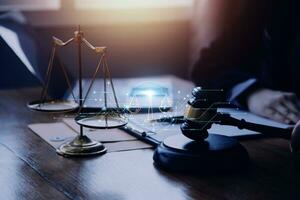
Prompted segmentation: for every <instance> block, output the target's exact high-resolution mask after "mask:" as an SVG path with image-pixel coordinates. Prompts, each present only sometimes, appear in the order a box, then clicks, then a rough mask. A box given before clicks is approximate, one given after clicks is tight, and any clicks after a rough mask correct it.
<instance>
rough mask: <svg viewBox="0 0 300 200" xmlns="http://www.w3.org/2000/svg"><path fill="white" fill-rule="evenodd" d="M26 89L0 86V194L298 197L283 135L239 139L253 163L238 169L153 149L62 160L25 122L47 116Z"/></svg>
mask: <svg viewBox="0 0 300 200" xmlns="http://www.w3.org/2000/svg"><path fill="white" fill-rule="evenodd" d="M38 94H39V92H38V90H36V89H31V90H9V91H7V90H6V91H0V96H1V98H0V120H1V128H0V199H5V200H8V199H56V200H57V199H105V200H109V199H114V200H127V199H128V200H129V199H130V200H147V199H150V200H153V199H171V200H177V199H180V200H181V199H299V198H300V156H298V155H292V154H291V153H290V152H289V143H288V141H287V140H284V139H278V138H264V139H256V140H248V141H243V142H242V143H243V144H244V146H245V147H246V148H247V149H248V151H249V154H250V157H251V160H252V165H251V167H250V169H249V170H248V171H246V170H245V172H244V173H239V174H224V175H222V176H221V175H215V176H196V175H184V174H176V173H170V172H165V171H163V170H160V169H158V168H157V167H155V166H154V165H153V160H152V154H153V150H149V149H148V150H135V151H127V152H118V153H107V154H105V155H103V156H99V157H94V158H81V159H80V158H76V159H75V158H73V159H70V158H69V159H67V158H63V157H61V156H58V155H57V154H56V153H55V151H54V149H53V148H52V147H51V146H49V145H48V144H47V143H46V142H44V141H43V140H42V139H41V138H39V137H38V136H37V135H35V134H34V133H32V132H31V131H30V130H29V129H28V128H27V124H29V123H37V122H49V120H50V121H54V119H53V115H48V114H42V113H38V112H32V111H30V110H29V109H27V107H26V102H28V101H30V100H32V99H35V98H38V97H39V95H38Z"/></svg>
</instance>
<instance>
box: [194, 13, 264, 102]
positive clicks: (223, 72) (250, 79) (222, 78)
mask: <svg viewBox="0 0 300 200" xmlns="http://www.w3.org/2000/svg"><path fill="white" fill-rule="evenodd" d="M241 13H242V14H240V15H234V16H232V15H230V17H229V18H228V20H222V23H226V26H224V28H222V29H221V30H219V32H218V34H216V35H217V37H216V38H215V39H214V40H213V41H211V42H210V43H209V45H205V47H203V48H200V52H199V56H198V59H196V61H195V62H194V64H193V66H192V68H191V71H190V75H191V79H192V80H193V82H194V83H195V84H196V85H197V86H201V87H204V88H208V89H223V90H224V91H225V92H226V99H224V100H230V101H232V102H234V103H236V104H240V105H245V97H246V96H247V93H249V92H251V91H253V90H254V89H257V88H260V87H262V86H261V81H260V78H259V71H260V68H261V63H262V60H263V50H264V48H263V31H264V30H263V23H262V21H263V20H259V19H258V18H259V15H257V16H256V15H255V16H253V15H252V13H253V10H251V9H248V11H247V12H246V13H245V12H241ZM225 16H226V15H225ZM233 18H234V19H233ZM203 28H205V27H202V29H203ZM202 32H203V30H202ZM200 34H201V33H200ZM205 36H206V35H205V34H203V35H201V36H200V37H198V38H200V39H199V42H200V43H201V42H202V43H203V41H205V39H206V38H205Z"/></svg>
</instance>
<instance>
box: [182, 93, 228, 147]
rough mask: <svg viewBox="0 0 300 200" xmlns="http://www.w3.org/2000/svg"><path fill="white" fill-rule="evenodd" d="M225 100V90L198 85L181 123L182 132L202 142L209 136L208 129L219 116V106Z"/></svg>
mask: <svg viewBox="0 0 300 200" xmlns="http://www.w3.org/2000/svg"><path fill="white" fill-rule="evenodd" d="M222 101H224V92H223V90H206V89H202V88H201V87H196V88H194V89H193V91H192V98H190V99H189V100H188V106H187V110H186V112H185V115H184V117H185V122H184V123H183V124H181V127H180V128H181V131H182V134H183V135H184V136H186V137H188V138H190V139H192V140H195V141H198V142H202V141H203V140H204V139H205V138H207V137H208V129H210V127H211V125H212V124H213V123H214V120H216V117H217V107H218V105H220V102H222Z"/></svg>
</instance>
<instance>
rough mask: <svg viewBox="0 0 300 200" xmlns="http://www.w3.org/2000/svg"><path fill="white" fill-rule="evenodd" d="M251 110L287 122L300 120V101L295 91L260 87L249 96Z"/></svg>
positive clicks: (248, 101) (248, 103) (248, 102)
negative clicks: (289, 91)
mask: <svg viewBox="0 0 300 200" xmlns="http://www.w3.org/2000/svg"><path fill="white" fill-rule="evenodd" d="M247 105H248V109H249V111H250V112H253V113H254V114H257V115H261V116H264V117H267V118H270V119H273V120H276V121H279V122H284V123H287V124H290V123H293V124H294V123H297V122H298V121H299V120H300V101H299V99H298V98H297V96H296V95H295V94H294V93H288V92H281V91H275V90H270V89H259V90H256V91H255V92H253V93H251V94H250V95H249V96H248V98H247Z"/></svg>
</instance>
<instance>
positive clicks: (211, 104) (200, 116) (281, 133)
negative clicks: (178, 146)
mask: <svg viewBox="0 0 300 200" xmlns="http://www.w3.org/2000/svg"><path fill="white" fill-rule="evenodd" d="M223 99H224V92H223V90H205V89H202V88H201V87H196V88H194V89H193V91H192V98H191V99H189V101H188V106H187V110H186V113H185V116H184V118H185V121H184V122H183V123H182V124H181V127H180V128H181V131H182V134H183V135H184V136H186V137H188V138H190V139H192V140H194V141H197V142H203V141H204V140H205V139H206V138H207V137H208V129H210V128H211V126H212V124H220V125H231V126H236V127H238V128H239V129H248V130H252V131H256V132H261V133H263V134H268V135H272V136H278V137H282V138H286V139H290V147H291V151H292V152H296V151H298V150H299V149H300V122H299V123H298V124H297V125H296V126H295V128H286V129H285V128H279V127H272V126H268V125H263V124H256V123H251V122H247V121H246V120H245V119H236V118H233V117H232V116H230V114H228V113H220V112H218V111H217V109H218V108H220V107H222V106H224V105H226V104H227V105H228V103H227V102H224V101H222V100H223Z"/></svg>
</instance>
